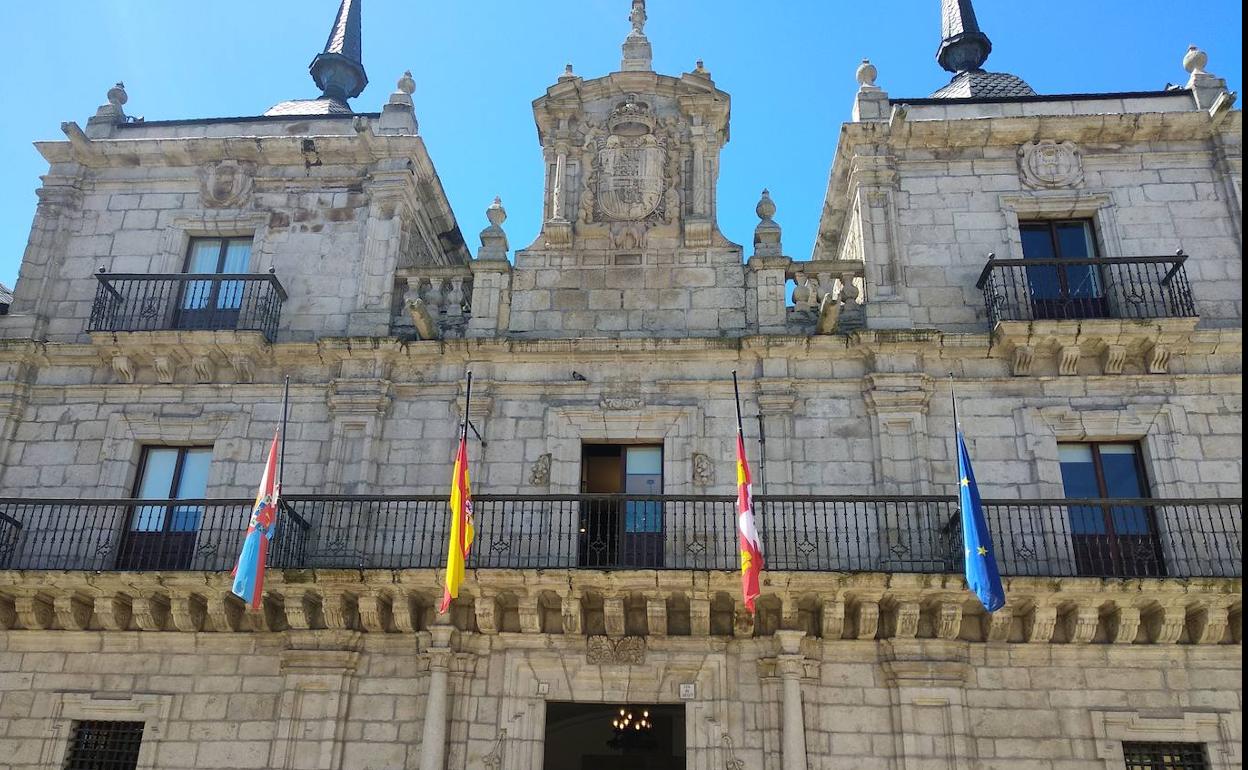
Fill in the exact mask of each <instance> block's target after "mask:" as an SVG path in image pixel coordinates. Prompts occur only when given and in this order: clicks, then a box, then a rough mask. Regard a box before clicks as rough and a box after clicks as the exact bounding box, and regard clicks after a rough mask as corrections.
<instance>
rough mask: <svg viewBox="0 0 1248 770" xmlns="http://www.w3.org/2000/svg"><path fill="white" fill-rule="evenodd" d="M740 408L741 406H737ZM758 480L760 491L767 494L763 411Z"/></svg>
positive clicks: (760, 411) (760, 430)
mask: <svg viewBox="0 0 1248 770" xmlns="http://www.w3.org/2000/svg"><path fill="white" fill-rule="evenodd" d="M737 408H738V409H740V407H737ZM758 476H759V478H758V480H759V482H760V483H759V487H760V489H759V491H760V492H762V493H763V494H764V495H765V494H767V431H766V429H765V428H764V427H763V412H762V410H761V409H760V410H759V412H758Z"/></svg>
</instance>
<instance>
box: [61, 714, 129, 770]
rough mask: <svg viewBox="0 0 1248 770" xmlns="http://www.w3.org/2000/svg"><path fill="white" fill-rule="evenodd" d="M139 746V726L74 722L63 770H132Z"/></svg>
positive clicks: (94, 721) (98, 721) (99, 721)
mask: <svg viewBox="0 0 1248 770" xmlns="http://www.w3.org/2000/svg"><path fill="white" fill-rule="evenodd" d="M142 742H143V723H142V722H112V721H102V720H84V721H81V722H74V730H73V734H72V735H71V736H70V739H69V755H68V756H67V757H66V758H65V770H135V768H137V767H138V764H139V744H141V743H142Z"/></svg>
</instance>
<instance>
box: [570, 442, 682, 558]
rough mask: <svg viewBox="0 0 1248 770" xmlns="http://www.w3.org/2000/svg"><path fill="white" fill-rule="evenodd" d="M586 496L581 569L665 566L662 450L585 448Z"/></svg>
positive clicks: (617, 446) (615, 446) (583, 481)
mask: <svg viewBox="0 0 1248 770" xmlns="http://www.w3.org/2000/svg"><path fill="white" fill-rule="evenodd" d="M581 492H582V493H584V495H585V496H584V498H583V499H582V500H581V511H580V527H579V530H580V538H579V543H578V554H577V564H578V566H581V567H603V568H612V567H625V568H655V567H662V566H663V503H662V501H661V500H660V499H659V498H658V497H657V496H658V495H661V494H663V447H661V446H651V445H641V444H637V445H632V444H585V445H584V448H583V451H582V455H581Z"/></svg>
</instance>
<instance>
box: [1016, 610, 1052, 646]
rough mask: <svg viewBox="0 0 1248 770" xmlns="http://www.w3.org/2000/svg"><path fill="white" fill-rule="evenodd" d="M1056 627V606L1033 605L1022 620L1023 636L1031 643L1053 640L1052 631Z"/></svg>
mask: <svg viewBox="0 0 1248 770" xmlns="http://www.w3.org/2000/svg"><path fill="white" fill-rule="evenodd" d="M1056 628H1057V608H1056V607H1035V608H1033V609H1032V611H1031V612H1030V613H1028V614H1027V617H1026V618H1025V619H1024V621H1023V637H1024V638H1025V639H1026V640H1027V641H1028V642H1031V643H1033V644H1040V643H1045V644H1047V643H1048V642H1052V641H1053V631H1054V629H1056Z"/></svg>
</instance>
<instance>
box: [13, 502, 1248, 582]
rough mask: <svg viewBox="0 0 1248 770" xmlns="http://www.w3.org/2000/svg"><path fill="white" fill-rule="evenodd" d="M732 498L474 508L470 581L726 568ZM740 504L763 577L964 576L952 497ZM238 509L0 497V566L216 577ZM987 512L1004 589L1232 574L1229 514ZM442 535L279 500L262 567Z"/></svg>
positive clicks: (1237, 550) (1137, 507)
mask: <svg viewBox="0 0 1248 770" xmlns="http://www.w3.org/2000/svg"><path fill="white" fill-rule="evenodd" d="M735 500H736V498H735V497H716V496H679V495H663V496H635V495H568V496H518V495H508V496H499V495H484V496H480V497H477V498H476V499H475V501H474V502H475V508H474V519H475V525H476V542H475V545H474V547H473V553H472V556H471V558H470V560H469V567H470V568H513V569H555V568H568V569H577V568H583V569H677V570H689V569H693V570H733V569H736V568H737V558H738V551H737V545H736V538H737V535H736V517H735V512H734V505H735ZM755 502H756V513H757V516H756V518H757V526H758V530H759V535H760V537H761V538H762V542H763V552H764V558H765V561H766V566H767V568H768V569H770V570H792V571H820V572H824V571H828V572H912V573H951V572H952V573H956V572H959V571H961V568H962V544H961V543H962V541H961V529H960V524H959V517H958V512H957V504H956V502H955V500H954V499H953V498H951V497H836V498H833V497H808V496H800V497H798V496H794V497H783V496H767V497H759V498H756V501H755ZM251 506H252V503H251V502H250V501H242V500H157V501H150V500H149V501H140V500H115V501H97V500H80V501H75V500H0V569H66V570H200V571H220V570H227V569H229V568H231V567H232V565H233V562H234V559H235V558H236V556H237V554H238V549H239V545H240V543H241V539H242V536H243V531H244V530H245V528H246V526H247V520H248V517H249V515H250V511H251ZM984 509H985V514H986V516H987V518H988V523H989V527H990V529H991V530H992V533H993V540H994V542H995V547H996V553H997V558H998V560H999V563H1000V567H1001V571H1002V573H1003V574H1006V575H1034V576H1077V575H1084V576H1102V577H1163V576H1170V577H1217V576H1221V577H1238V576H1240V575H1241V573H1242V534H1241V525H1240V517H1241V509H1242V506H1241V501H1240V500H1237V499H1236V500H1230V499H1223V500H1159V499H1140V500H1117V499H1115V500H1016V501H988V502H985V504H984ZM156 514H163V515H156ZM155 522H159V524H156V523H155ZM448 525H449V512H448V508H447V502H446V499H445V498H444V497H347V496H342V497H329V496H291V497H287V498H285V499H284V500H283V514H282V516H281V518H280V521H279V530H278V533H277V535H276V536H275V538H274V541H273V544H272V546H271V547H270V549H269V563H270V564H271V565H272V566H276V567H297V568H353V569H355V568H358V569H419V568H432V567H440V566H442V565H443V564H444V563H445V559H446V543H447V535H448Z"/></svg>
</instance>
